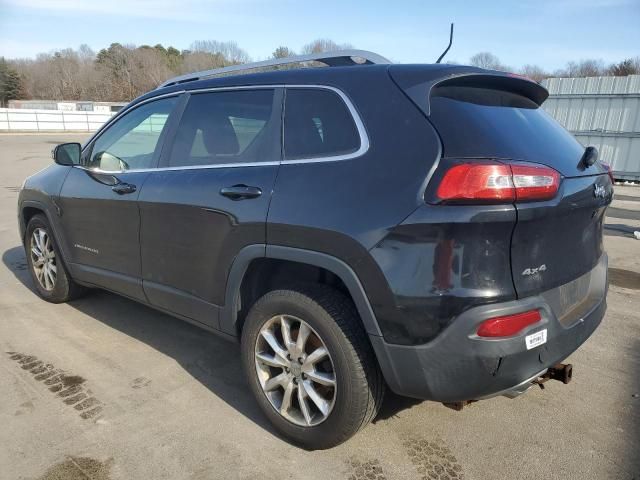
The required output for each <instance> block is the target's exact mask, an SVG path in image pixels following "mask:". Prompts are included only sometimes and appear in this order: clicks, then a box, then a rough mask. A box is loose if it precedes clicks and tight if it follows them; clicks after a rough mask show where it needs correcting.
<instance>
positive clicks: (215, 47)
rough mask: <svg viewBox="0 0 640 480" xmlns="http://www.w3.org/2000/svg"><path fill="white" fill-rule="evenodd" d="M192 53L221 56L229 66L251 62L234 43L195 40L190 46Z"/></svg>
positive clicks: (245, 53)
mask: <svg viewBox="0 0 640 480" xmlns="http://www.w3.org/2000/svg"><path fill="white" fill-rule="evenodd" d="M190 49H191V50H192V51H193V52H205V53H211V54H214V55H216V54H220V55H222V56H223V57H224V58H225V59H226V60H227V61H228V62H229V64H237V63H247V62H248V61H250V60H251V58H250V57H249V54H248V53H247V52H246V51H244V50H243V49H242V48H240V47H239V46H238V44H237V43H236V42H220V41H218V40H197V41H195V42H193V43H192V44H191V48H190Z"/></svg>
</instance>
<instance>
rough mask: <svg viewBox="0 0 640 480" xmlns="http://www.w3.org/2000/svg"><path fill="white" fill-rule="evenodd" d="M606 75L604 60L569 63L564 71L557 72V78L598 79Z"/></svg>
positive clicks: (555, 73)
mask: <svg viewBox="0 0 640 480" xmlns="http://www.w3.org/2000/svg"><path fill="white" fill-rule="evenodd" d="M604 74H605V68H604V63H603V62H602V60H595V59H586V60H580V61H578V62H568V63H567V66H566V67H565V68H564V69H560V70H556V72H554V76H556V77H598V76H600V75H604Z"/></svg>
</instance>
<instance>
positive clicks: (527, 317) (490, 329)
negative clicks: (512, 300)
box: [477, 310, 541, 337]
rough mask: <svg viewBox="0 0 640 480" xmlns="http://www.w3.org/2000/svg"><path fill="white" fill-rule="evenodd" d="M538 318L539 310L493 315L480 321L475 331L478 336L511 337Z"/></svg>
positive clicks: (537, 320) (539, 318) (536, 321)
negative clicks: (501, 315)
mask: <svg viewBox="0 0 640 480" xmlns="http://www.w3.org/2000/svg"><path fill="white" fill-rule="evenodd" d="M540 320H541V317H540V311H539V310H530V311H528V312H522V313H515V314H513V315H505V316H504V317H494V318H490V319H488V320H485V321H484V322H482V323H481V324H480V326H479V327H478V332H477V333H478V336H479V337H511V336H513V335H516V334H518V333H520V332H521V331H522V330H524V329H525V328H527V327H528V326H529V325H533V324H534V323H538V322H539V321H540Z"/></svg>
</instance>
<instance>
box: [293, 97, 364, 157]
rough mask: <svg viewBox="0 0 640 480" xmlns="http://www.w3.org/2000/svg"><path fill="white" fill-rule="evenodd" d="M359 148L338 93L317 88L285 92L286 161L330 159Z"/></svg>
mask: <svg viewBox="0 0 640 480" xmlns="http://www.w3.org/2000/svg"><path fill="white" fill-rule="evenodd" d="M359 148H360V136H359V134H358V129H357V127H356V124H355V122H354V120H353V117H352V116H351V113H350V112H349V109H348V108H347V106H346V105H345V103H344V101H343V100H342V99H341V98H340V96H339V95H338V94H337V93H335V92H333V91H331V90H326V89H318V88H313V89H312V88H289V89H287V96H286V101H285V117H284V156H285V159H287V160H293V159H301V158H317V157H333V156H337V155H345V154H349V153H353V152H355V151H357V150H358V149H359Z"/></svg>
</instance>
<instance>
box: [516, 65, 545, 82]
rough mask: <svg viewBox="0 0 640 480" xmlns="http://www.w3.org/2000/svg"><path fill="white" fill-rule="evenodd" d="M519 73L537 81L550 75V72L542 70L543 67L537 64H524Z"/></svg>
mask: <svg viewBox="0 0 640 480" xmlns="http://www.w3.org/2000/svg"><path fill="white" fill-rule="evenodd" d="M519 73H520V74H522V75H524V76H525V77H529V78H530V79H531V80H534V81H536V82H538V83H540V82H541V81H542V80H544V79H545V78H549V77H550V76H551V74H550V73H548V72H546V71H544V69H543V68H542V67H539V66H538V65H525V66H524V67H522V68H521V69H520V71H519Z"/></svg>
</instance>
